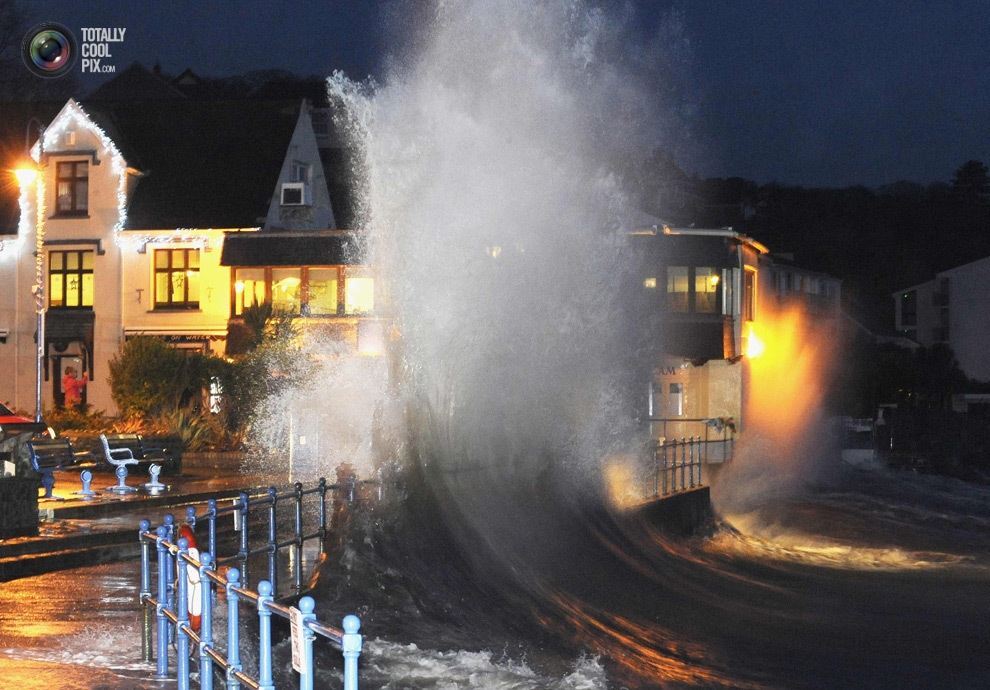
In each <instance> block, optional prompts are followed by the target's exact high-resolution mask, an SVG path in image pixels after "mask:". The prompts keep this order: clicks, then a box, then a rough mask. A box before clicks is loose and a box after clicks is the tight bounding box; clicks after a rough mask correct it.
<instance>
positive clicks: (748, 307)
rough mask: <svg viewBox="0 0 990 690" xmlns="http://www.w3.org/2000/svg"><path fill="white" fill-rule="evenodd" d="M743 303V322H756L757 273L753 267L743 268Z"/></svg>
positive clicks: (741, 305)
mask: <svg viewBox="0 0 990 690" xmlns="http://www.w3.org/2000/svg"><path fill="white" fill-rule="evenodd" d="M742 281H743V284H742V302H741V304H740V307H741V309H740V311H741V312H742V314H740V316H741V317H742V320H743V321H756V299H757V296H756V293H757V291H758V290H759V288H758V286H757V271H756V269H755V268H753V267H752V266H743V276H742Z"/></svg>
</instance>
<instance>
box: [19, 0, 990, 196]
mask: <svg viewBox="0 0 990 690" xmlns="http://www.w3.org/2000/svg"><path fill="white" fill-rule="evenodd" d="M671 6H673V7H675V8H677V9H679V10H680V11H681V13H682V17H683V26H684V33H685V36H686V38H687V39H688V41H689V42H690V51H689V55H690V74H689V75H688V76H689V78H690V80H691V81H690V83H691V84H692V88H691V89H690V91H691V98H692V100H693V102H694V104H695V105H696V108H694V109H693V111H692V112H694V113H695V114H694V115H692V116H691V119H690V122H689V125H690V129H691V130H692V131H693V133H694V137H695V140H696V145H695V146H694V147H692V148H693V150H695V151H697V153H696V154H695V155H694V156H692V159H691V160H682V161H681V163H682V165H683V167H685V168H686V169H688V170H689V171H692V172H697V173H700V174H702V175H720V176H729V175H738V176H742V177H747V178H750V179H755V180H758V181H761V182H766V181H771V180H777V181H780V182H787V183H800V184H807V185H846V184H857V183H860V184H866V185H878V184H883V183H887V182H892V181H895V180H898V179H909V180H914V181H918V182H930V181H933V180H948V179H949V178H950V177H951V174H952V171H953V170H954V169H955V168H956V167H958V166H959V165H960V164H961V163H962V162H963V161H965V160H967V159H970V158H977V159H981V160H984V161H990V66H988V65H990V59H988V53H987V46H988V39H987V37H988V36H990V2H986V1H985V0H973V1H969V2H946V1H944V0H940V1H939V2H930V1H914V0H897V1H896V2H895V1H893V0H889V1H888V2H859V1H858V0H843V1H842V2H800V1H793V0H788V1H787V2H785V1H783V0H781V1H778V2H768V1H755V0H753V1H746V2H742V1H740V2H705V3H703V2H688V1H686V0H683V1H680V2H678V1H676V0H675V1H673V2H671V1H669V0H668V1H665V0H655V1H644V2H641V3H637V13H636V15H637V17H638V18H639V21H640V22H641V24H642V25H643V28H644V31H646V32H649V31H651V29H652V25H654V24H655V23H656V22H657V21H658V20H657V17H659V16H660V15H661V14H662V13H663V12H664V10H666V9H668V8H670V7H671ZM27 11H28V14H29V15H30V16H31V19H32V20H37V21H41V20H52V21H60V22H62V23H63V24H66V25H67V26H68V27H69V28H71V29H73V30H76V29H78V28H79V27H81V26H111V27H115V26H123V27H126V28H127V30H128V33H127V37H126V41H125V43H124V44H123V45H122V46H121V45H118V46H115V51H116V52H115V54H114V59H113V62H114V63H115V64H116V65H117V68H118V70H119V69H122V68H123V67H126V66H127V65H128V64H130V63H131V62H132V61H134V60H139V61H141V62H143V63H145V64H146V65H148V66H150V65H152V64H154V63H155V61H156V60H158V61H160V62H161V64H162V66H163V68H164V69H165V70H166V71H169V72H172V73H178V72H180V71H181V70H182V69H184V68H185V67H192V68H193V69H194V71H196V72H198V73H200V74H204V75H209V76H222V75H228V74H235V73H239V72H244V71H247V70H251V69H265V68H283V69H288V70H291V71H294V72H297V73H300V74H327V73H329V71H330V70H331V69H333V68H343V69H345V71H347V72H348V73H349V74H351V75H352V76H362V75H364V74H367V73H369V72H370V73H378V72H379V71H380V69H381V64H382V60H383V58H384V56H385V55H386V54H387V52H388V49H387V45H388V40H387V38H386V35H387V34H386V31H385V29H384V28H383V27H384V24H385V23H384V21H383V19H382V16H383V14H384V12H383V11H382V9H381V7H379V6H377V5H375V4H374V3H371V2H363V1H358V0H354V1H352V2H345V1H341V0H337V1H333V0H329V1H328V0H321V1H306V2H293V3H281V2H274V1H273V0H265V1H263V2H259V1H254V0H252V1H247V2H245V1H241V2H202V1H195V0H193V1H190V0H173V1H171V2H167V3H166V2H157V3H150V2H149V3H145V2H141V3H135V2H133V0H94V1H93V2H85V3H82V2H79V0H46V2H45V3H44V4H30V5H27Z"/></svg>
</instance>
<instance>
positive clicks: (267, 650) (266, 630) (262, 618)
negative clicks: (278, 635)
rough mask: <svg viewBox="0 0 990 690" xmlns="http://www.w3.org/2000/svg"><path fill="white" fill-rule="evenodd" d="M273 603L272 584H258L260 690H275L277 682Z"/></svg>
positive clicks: (265, 582)
mask: <svg viewBox="0 0 990 690" xmlns="http://www.w3.org/2000/svg"><path fill="white" fill-rule="evenodd" d="M271 601H272V583H271V582H269V581H268V580H262V581H261V582H259V583H258V690H275V680H274V679H273V678H272V612H271V611H270V610H269V609H268V604H269V602H271ZM345 663H346V662H345ZM345 675H346V670H345Z"/></svg>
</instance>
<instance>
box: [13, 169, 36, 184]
mask: <svg viewBox="0 0 990 690" xmlns="http://www.w3.org/2000/svg"><path fill="white" fill-rule="evenodd" d="M14 177H16V178H17V184H19V185H20V186H21V187H27V186H28V185H30V184H32V183H33V182H34V180H35V178H37V177H38V170H37V169H36V168H31V167H27V166H25V167H22V168H17V169H16V170H14Z"/></svg>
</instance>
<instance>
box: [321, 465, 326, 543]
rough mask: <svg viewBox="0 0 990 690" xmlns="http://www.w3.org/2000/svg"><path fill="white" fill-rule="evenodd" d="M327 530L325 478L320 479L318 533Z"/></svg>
mask: <svg viewBox="0 0 990 690" xmlns="http://www.w3.org/2000/svg"><path fill="white" fill-rule="evenodd" d="M326 530H327V478H326V477H320V531H321V532H326Z"/></svg>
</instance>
